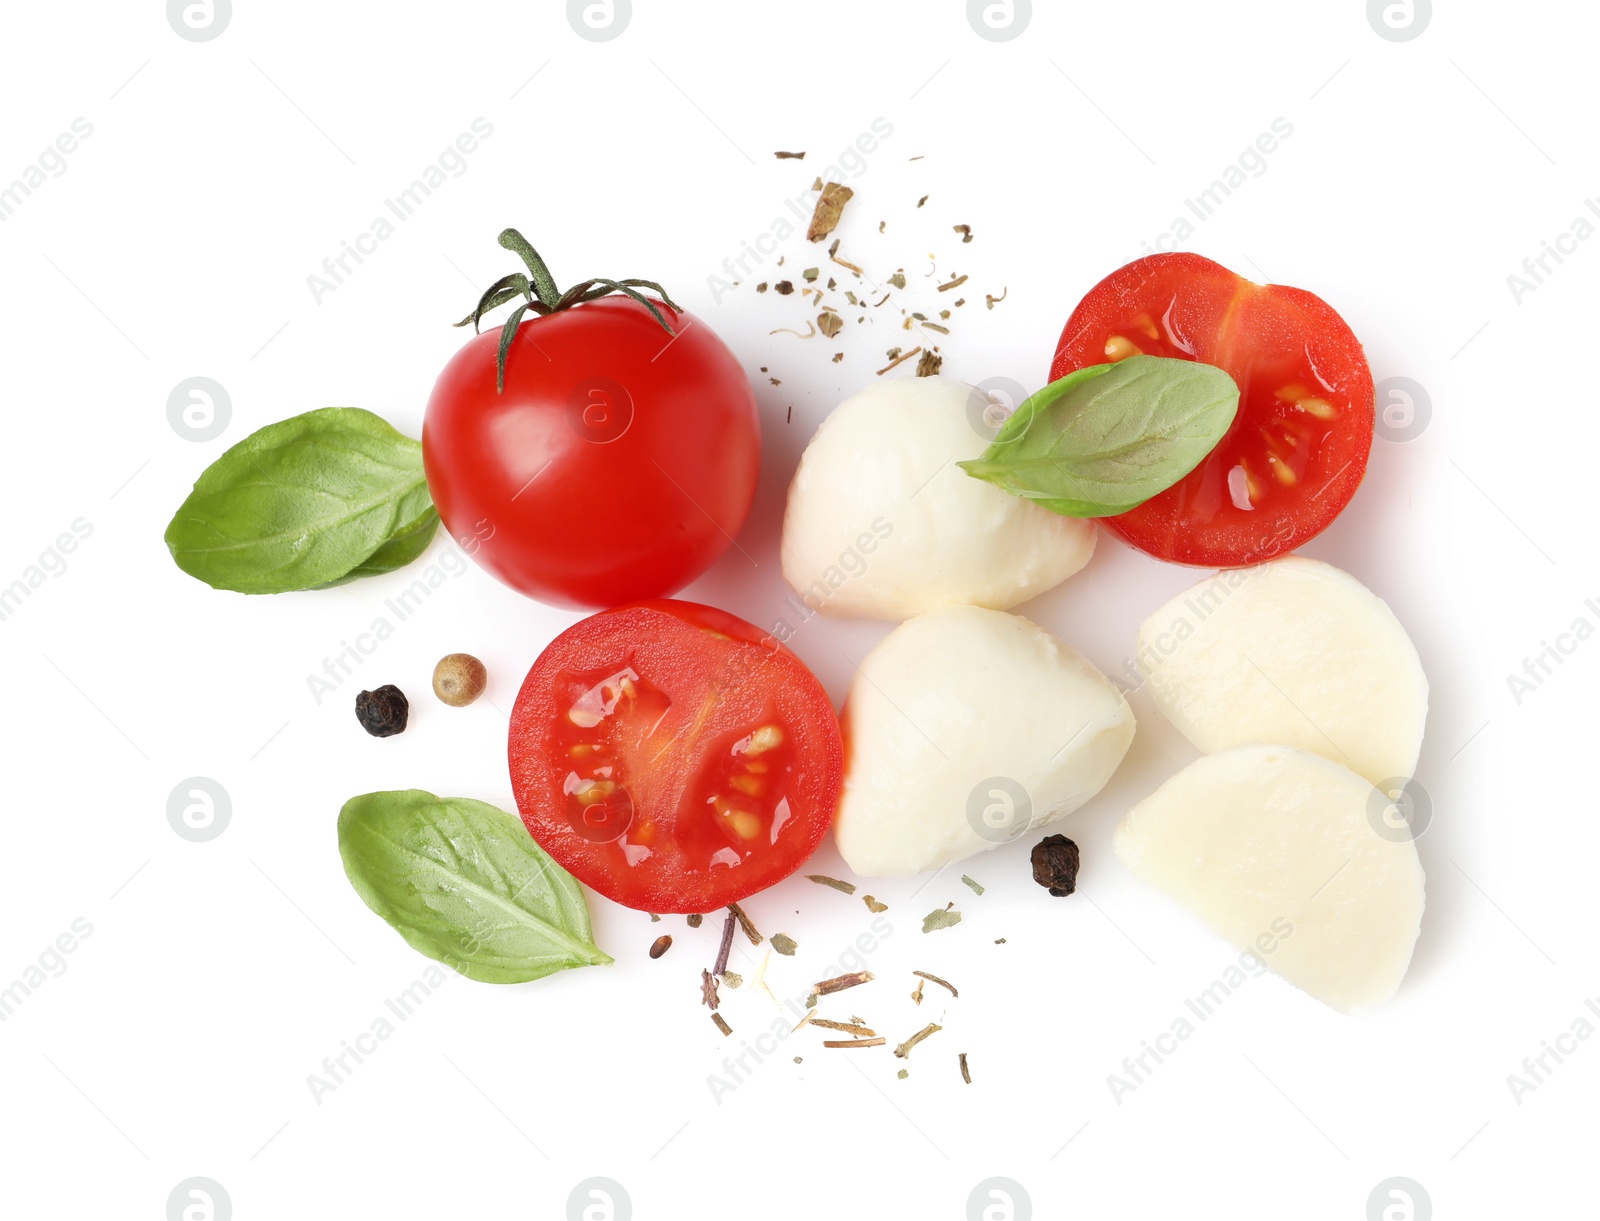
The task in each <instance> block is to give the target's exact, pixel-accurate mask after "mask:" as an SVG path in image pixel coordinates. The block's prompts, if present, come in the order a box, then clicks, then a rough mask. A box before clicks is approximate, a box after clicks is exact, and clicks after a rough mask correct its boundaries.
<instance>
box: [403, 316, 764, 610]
mask: <svg viewBox="0 0 1600 1221" xmlns="http://www.w3.org/2000/svg"><path fill="white" fill-rule="evenodd" d="M658 308H660V310H661V312H662V313H663V315H664V316H665V317H666V318H667V320H668V322H669V323H671V324H672V325H673V328H674V330H675V331H676V333H677V334H676V338H674V337H673V336H671V335H668V334H667V332H666V331H664V330H663V329H662V328H661V326H660V324H659V323H657V322H656V321H655V319H654V318H652V317H651V315H650V313H649V311H648V310H646V309H645V307H644V306H643V305H641V304H639V303H638V302H637V301H634V300H632V299H631V298H628V297H621V296H612V297H602V298H599V299H597V300H594V301H589V302H586V303H585V304H582V305H577V306H574V307H572V308H570V309H566V310H561V311H559V312H557V313H554V314H550V315H547V316H545V317H538V318H533V319H532V320H531V321H525V322H523V324H522V325H521V327H520V328H519V329H518V331H517V334H516V337H515V338H514V339H513V340H512V343H511V349H510V351H509V353H508V354H507V362H506V375H505V391H504V393H497V392H496V390H495V358H496V352H497V348H498V344H499V338H500V337H499V331H498V329H496V330H491V331H486V332H485V333H484V334H482V335H479V336H477V337H475V338H473V339H471V340H469V341H468V342H467V343H466V344H465V345H464V346H463V347H462V348H461V350H460V351H459V352H457V353H456V355H455V356H454V357H453V358H452V359H451V360H450V362H449V364H447V365H446V366H445V368H444V371H443V372H442V373H440V375H439V379H438V381H437V383H436V384H435V385H434V388H433V394H432V396H431V397H430V398H429V400H428V410H427V416H426V418H425V420H424V423H423V428H422V451H423V464H424V467H425V469H426V471H427V476H428V487H429V490H430V491H431V492H432V494H433V500H434V503H435V504H436V505H437V506H438V508H439V515H440V517H441V518H442V519H443V520H444V524H445V528H446V529H447V530H448V531H449V532H450V535H451V537H452V538H454V539H455V540H456V542H457V543H458V544H459V545H460V547H461V548H462V550H464V551H466V552H467V553H468V554H469V555H471V556H473V557H474V558H475V559H476V560H477V561H478V562H479V563H480V564H482V565H483V566H484V567H485V568H487V569H488V570H489V571H490V572H492V573H493V574H494V575H495V576H496V577H498V578H499V579H500V580H502V581H504V582H505V583H506V584H507V585H510V586H511V587H512V588H514V589H518V590H521V591H522V592H523V593H525V594H528V595H529V596H531V597H534V598H538V599H539V600H540V601H543V602H548V603H551V604H552V605H556V606H564V607H572V608H578V609H595V608H598V607H604V606H615V605H617V604H619V603H623V602H629V601H632V600H634V599H637V598H646V597H656V596H662V595H666V594H670V593H674V592H676V591H677V590H679V589H681V588H682V587H683V586H685V585H687V584H688V583H689V582H690V581H692V580H694V579H695V578H696V577H698V576H699V575H700V574H701V573H703V572H704V571H705V570H706V569H707V568H709V567H710V566H711V564H712V563H713V562H714V561H715V560H716V559H717V557H718V556H720V555H721V554H722V552H723V551H724V550H725V549H726V548H727V547H728V545H729V543H730V542H731V540H732V539H733V537H734V536H735V535H736V534H738V532H739V530H740V528H741V527H742V526H743V525H744V520H745V517H746V515H747V514H748V513H749V511H750V505H751V502H752V501H753V500H754V498H755V490H756V479H757V476H758V474H759V471H760V462H761V426H760V420H759V416H758V414H757V410H756V402H755V395H754V394H753V393H752V391H751V388H750V382H749V379H748V378H747V377H746V376H745V373H744V370H743V369H742V368H741V367H740V365H739V362H738V360H737V359H735V357H734V355H733V353H732V352H730V351H729V350H728V348H727V346H726V345H725V344H724V343H723V342H722V341H721V340H720V339H719V338H717V336H716V334H715V333H714V332H713V331H712V330H711V328H710V327H709V326H707V325H706V324H705V323H703V322H701V321H700V320H699V319H697V318H695V317H693V316H692V315H690V314H688V313H684V312H679V313H677V314H674V313H673V311H672V310H670V309H668V308H667V307H666V306H665V305H659V306H658Z"/></svg>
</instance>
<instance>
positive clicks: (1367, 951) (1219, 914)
mask: <svg viewBox="0 0 1600 1221" xmlns="http://www.w3.org/2000/svg"><path fill="white" fill-rule="evenodd" d="M1385 815H1388V816H1387V817H1386V816H1385ZM1113 846H1114V848H1115V849H1116V853H1117V855H1118V856H1119V857H1120V858H1121V859H1122V861H1123V863H1124V864H1126V865H1127V866H1128V868H1129V869H1131V870H1133V872H1134V873H1135V874H1137V875H1138V876H1139V877H1141V878H1143V879H1144V880H1145V881H1146V882H1149V883H1150V884H1151V885H1153V886H1155V887H1157V888H1159V889H1161V890H1164V891H1165V892H1166V893H1167V894H1169V895H1171V896H1172V897H1173V898H1175V899H1177V900H1178V901H1179V902H1180V903H1182V904H1183V905H1184V906H1185V907H1187V908H1189V909H1190V910H1191V911H1193V912H1194V913H1195V915H1197V916H1199V917H1200V919H1202V920H1204V921H1205V922H1206V923H1207V924H1208V925H1210V926H1211V927H1212V928H1213V929H1214V930H1215V931H1216V932H1218V933H1220V934H1221V935H1222V936H1223V937H1225V938H1226V939H1227V940H1228V941H1229V942H1231V943H1232V944H1233V945H1234V946H1236V947H1237V948H1239V949H1242V950H1249V951H1251V952H1252V953H1254V954H1256V955H1257V956H1258V957H1259V958H1260V959H1261V960H1262V961H1263V962H1264V963H1266V965H1267V966H1268V967H1270V968H1271V969H1272V970H1274V971H1276V972H1277V973H1278V974H1279V975H1281V976H1283V977H1284V978H1285V979H1287V980H1288V981H1289V982H1290V983H1292V984H1294V985H1295V986H1296V987H1299V988H1303V989H1305V990H1306V991H1307V992H1309V993H1310V994H1311V995H1312V996H1314V997H1316V998H1317V999H1318V1000H1320V1001H1322V1002H1323V1003H1324V1004H1327V1005H1331V1006H1332V1007H1333V1008H1335V1009H1339V1010H1342V1011H1344V1012H1346V1013H1348V1012H1353V1011H1354V1010H1357V1009H1364V1008H1366V1007H1367V1006H1369V1005H1376V1004H1380V1003H1381V1002H1383V1001H1386V1000H1388V999H1389V998H1390V997H1391V996H1393V995H1394V991H1395V989H1396V988H1398V987H1399V986H1400V981H1401V979H1403V978H1404V977H1405V973H1406V967H1407V965H1408V964H1409V963H1410V962H1411V949H1412V946H1413V945H1415V943H1416V940H1417V933H1418V931H1419V929H1420V928H1421V925H1422V905H1423V890H1422V866H1421V864H1420V862H1419V861H1418V860H1417V849H1416V846H1415V844H1414V843H1413V842H1412V839H1411V832H1410V830H1409V828H1407V826H1406V824H1405V822H1404V820H1403V819H1396V818H1394V817H1393V813H1392V811H1391V810H1390V809H1389V802H1388V800H1387V799H1385V798H1383V797H1382V796H1381V795H1379V794H1378V791H1377V790H1376V789H1374V788H1373V787H1372V785H1370V784H1368V783H1367V781H1366V780H1364V779H1362V778H1361V777H1360V776H1358V775H1356V774H1355V773H1354V772H1352V771H1350V770H1349V769H1348V768H1345V767H1341V766H1340V765H1339V764H1337V763H1331V762H1329V761H1328V760H1327V759H1324V758H1322V757H1321V756H1320V755H1314V754H1310V753H1308V752H1306V751H1299V750H1291V749H1289V748H1288V747H1284V746H1240V747H1236V748H1235V749H1233V750H1227V751H1223V752H1222V753H1220V754H1215V755H1207V756H1206V757H1205V758H1203V759H1198V760H1196V761H1195V762H1194V763H1191V764H1190V765H1189V766H1188V767H1186V768H1184V769H1183V771H1181V772H1179V773H1178V774H1177V775H1176V776H1174V777H1173V778H1172V779H1171V780H1168V781H1167V782H1166V783H1165V784H1163V785H1162V786H1161V787H1160V788H1159V789H1157V790H1156V791H1155V792H1154V793H1152V794H1151V795H1150V796H1149V797H1146V798H1145V799H1144V800H1143V801H1141V802H1140V803H1139V804H1138V805H1136V806H1134V807H1133V809H1132V810H1130V811H1129V812H1128V815H1127V817H1126V818H1124V819H1123V820H1122V823H1121V825H1119V826H1118V827H1117V832H1116V836H1115V838H1114V839H1113Z"/></svg>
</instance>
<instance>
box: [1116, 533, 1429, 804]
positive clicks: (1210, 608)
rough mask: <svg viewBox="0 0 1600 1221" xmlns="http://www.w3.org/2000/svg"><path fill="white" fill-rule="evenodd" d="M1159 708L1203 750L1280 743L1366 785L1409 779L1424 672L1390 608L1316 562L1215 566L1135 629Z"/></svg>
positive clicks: (1424, 707)
mask: <svg viewBox="0 0 1600 1221" xmlns="http://www.w3.org/2000/svg"><path fill="white" fill-rule="evenodd" d="M1139 665H1140V668H1141V669H1142V670H1143V671H1144V673H1145V675H1146V677H1147V679H1148V680H1149V684H1150V693H1151V695H1152V696H1153V697H1154V699H1155V703H1156V707H1157V708H1159V709H1161V711H1162V713H1163V714H1164V715H1165V716H1166V717H1167V719H1168V720H1170V721H1171V722H1172V723H1173V724H1174V725H1176V726H1177V727H1178V729H1179V730H1181V731H1182V733H1183V735H1184V737H1186V738H1188V739H1189V741H1191V742H1193V743H1194V745H1195V746H1197V747H1198V748H1199V749H1200V750H1202V751H1205V752H1207V753H1210V752H1211V751H1217V750H1225V749H1227V748H1228V747H1230V746H1241V745H1243V744H1245V743H1247V742H1277V743H1282V744H1283V745H1285V746H1293V747H1295V748H1297V749H1299V750H1309V751H1312V752H1314V753H1316V754H1319V755H1322V756H1324V757H1325V758H1328V759H1332V760H1333V761H1334V762H1335V763H1342V764H1344V765H1345V766H1346V767H1348V768H1350V770H1352V771H1354V772H1357V773H1358V774H1360V775H1362V776H1365V777H1366V778H1367V779H1368V780H1370V781H1371V782H1372V783H1373V784H1383V783H1384V782H1385V781H1389V780H1404V779H1408V778H1410V777H1411V776H1412V775H1413V774H1414V773H1415V771H1416V766H1417V756H1418V754H1419V753H1420V752H1421V750H1422V729H1423V722H1424V721H1426V719H1427V716H1428V680H1427V677H1426V676H1425V675H1424V674H1423V673H1422V662H1421V660H1420V659H1419V658H1418V657H1417V650H1416V646H1414V645H1413V644H1412V643H1411V638H1410V637H1409V636H1407V635H1406V630H1405V628H1403V627H1401V626H1400V621H1399V620H1398V619H1396V618H1395V617H1394V612H1393V611H1391V610H1390V609H1389V607H1388V606H1387V605H1386V604H1385V603H1384V602H1383V600H1382V599H1381V598H1378V597H1377V596H1376V595H1374V594H1373V593H1372V592H1371V591H1370V590H1368V589H1367V588H1366V586H1364V585H1362V584H1361V582H1360V581H1358V580H1356V579H1355V578H1354V577H1353V576H1351V575H1350V574H1349V573H1347V572H1343V571H1341V570H1340V569H1338V568H1335V567H1333V565H1331V564H1324V563H1322V562H1321V561H1320V560H1309V559H1304V558H1302V557H1300V556H1286V557H1285V558H1283V559H1279V560H1273V561H1272V562H1271V563H1268V564H1262V565H1260V566H1259V567H1256V568H1247V569H1235V570H1230V571H1227V572H1221V573H1218V574H1217V575H1216V576H1214V577H1211V578H1209V579H1208V580H1205V581H1202V582H1200V584H1199V585H1196V586H1195V587H1194V588H1193V589H1190V590H1188V591H1187V592H1186V593H1182V594H1179V595H1178V596H1177V597H1176V598H1174V599H1173V600H1172V601H1171V602H1169V603H1167V605H1165V606H1163V607H1162V608H1161V609H1160V610H1158V611H1157V612H1156V613H1155V614H1153V615H1151V616H1150V617H1149V618H1148V619H1146V620H1145V622H1144V625H1143V626H1142V627H1141V628H1140V629H1139Z"/></svg>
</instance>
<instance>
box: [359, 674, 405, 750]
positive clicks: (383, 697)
mask: <svg viewBox="0 0 1600 1221" xmlns="http://www.w3.org/2000/svg"><path fill="white" fill-rule="evenodd" d="M410 712H411V705H410V704H409V703H407V702H406V695H405V692H404V691H402V690H400V688H399V687H396V686H395V685H394V684H393V683H385V684H384V685H383V686H381V687H379V688H378V689H377V690H376V691H363V692H362V693H361V694H360V695H358V696H356V720H358V721H360V722H361V728H363V729H365V730H366V731H367V732H368V733H370V734H371V735H372V736H373V737H375V738H390V737H393V736H394V735H395V734H397V733H402V732H404V731H405V727H406V717H407V716H408V715H409V714H410Z"/></svg>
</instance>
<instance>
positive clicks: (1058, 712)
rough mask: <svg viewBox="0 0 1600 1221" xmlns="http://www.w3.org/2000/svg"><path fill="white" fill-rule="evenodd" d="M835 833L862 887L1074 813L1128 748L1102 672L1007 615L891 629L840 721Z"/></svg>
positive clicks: (960, 615) (956, 610)
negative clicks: (841, 771) (841, 762)
mask: <svg viewBox="0 0 1600 1221" xmlns="http://www.w3.org/2000/svg"><path fill="white" fill-rule="evenodd" d="M844 730H845V781H844V793H843V796H842V798H841V800H840V804H839V813H838V817H837V819H836V820H835V823H834V834H835V836H836V838H837V840H838V844H839V852H840V854H841V855H842V856H843V857H844V859H845V862H846V863H847V864H848V865H849V866H850V868H851V869H852V870H853V871H855V872H856V873H858V874H860V875H862V876H863V877H899V876H904V875H906V874H913V873H919V872H921V871H922V870H925V869H937V868H939V867H940V866H941V865H946V864H949V863H950V862H952V861H959V860H961V859H963V858H965V857H969V856H972V855H973V854H974V853H978V852H984V851H987V850H988V849H990V848H994V847H997V846H998V845H1000V844H1002V843H1006V842H1009V841H1010V840H1012V839H1015V838H1017V837H1018V836H1021V835H1023V834H1026V833H1028V832H1030V831H1035V830H1037V829H1039V828H1040V827H1043V826H1044V825H1045V824H1047V823H1051V822H1054V821H1055V820H1056V819H1058V818H1061V817H1063V816H1064V815H1066V814H1068V813H1070V812H1071V811H1073V810H1075V809H1077V808H1078V807H1079V806H1081V805H1082V804H1083V803H1084V802H1086V801H1088V800H1089V798H1091V797H1093V796H1094V795H1095V794H1096V793H1098V792H1099V791H1100V789H1101V788H1102V787H1104V785H1105V783H1106V781H1107V780H1109V779H1110V778H1111V774H1112V773H1113V772H1114V771H1116V769H1117V765H1118V764H1119V763H1121V762H1122V757H1123V755H1124V754H1126V753H1127V750H1128V745H1129V743H1131V742H1132V741H1133V731H1134V721H1133V710H1132V709H1131V708H1129V707H1128V703H1127V701H1126V700H1125V699H1123V698H1122V695H1121V693H1120V692H1118V691H1117V689H1116V688H1115V687H1114V686H1112V685H1111V682H1110V681H1109V680H1108V679H1107V678H1106V677H1105V675H1103V674H1101V673H1100V671H1099V670H1097V669H1095V667H1094V666H1093V665H1092V664H1091V663H1090V662H1089V661H1088V660H1087V659H1085V658H1084V657H1083V656H1081V655H1080V654H1079V653H1077V652H1076V651H1075V650H1073V649H1071V648H1069V647H1068V646H1067V645H1065V644H1062V643H1061V641H1059V640H1057V639H1056V638H1055V637H1053V636H1051V635H1050V634H1049V633H1048V632H1046V631H1044V630H1043V629H1042V628H1039V627H1037V626H1035V625H1034V624H1032V623H1030V622H1028V620H1026V619H1022V618H1019V617H1018V616H1016V615H1008V614H1006V613H1005V612H1003V611H996V610H986V609H983V608H981V607H975V606H948V607H943V608H941V609H939V610H932V611H929V612H928V613H927V614H924V615H920V616H918V617H917V618H915V619H912V620H909V621H908V622H906V623H903V624H901V625H900V626H899V627H898V628H896V629H895V630H894V631H893V632H891V633H889V635H888V636H887V637H885V638H884V640H883V641H882V642H881V643H880V644H879V645H878V647H877V648H875V649H874V650H873V651H872V652H871V653H869V654H868V655H867V657H866V658H865V660H863V661H862V663H861V665H860V667H859V673H858V674H857V676H856V679H855V682H854V683H853V684H852V685H851V688H850V695H849V698H848V700H847V701H846V703H845V710H844Z"/></svg>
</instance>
